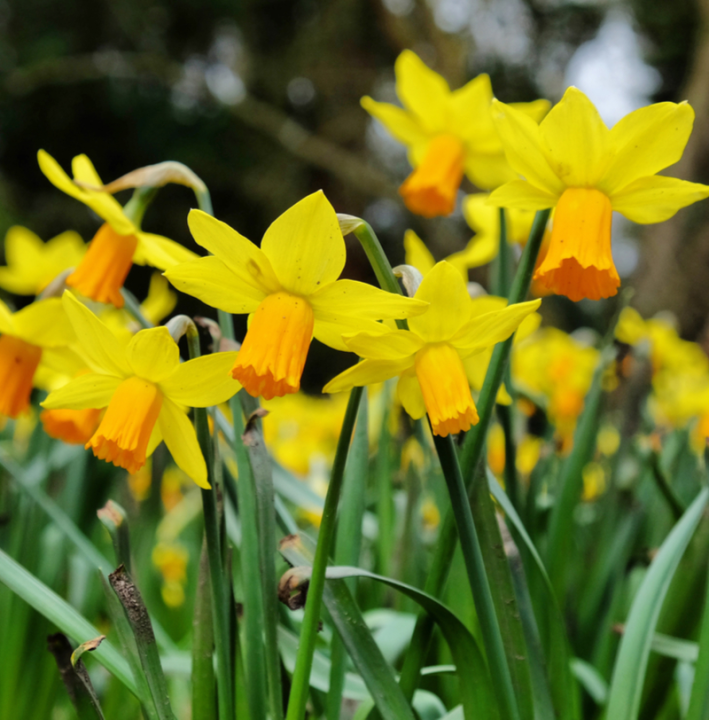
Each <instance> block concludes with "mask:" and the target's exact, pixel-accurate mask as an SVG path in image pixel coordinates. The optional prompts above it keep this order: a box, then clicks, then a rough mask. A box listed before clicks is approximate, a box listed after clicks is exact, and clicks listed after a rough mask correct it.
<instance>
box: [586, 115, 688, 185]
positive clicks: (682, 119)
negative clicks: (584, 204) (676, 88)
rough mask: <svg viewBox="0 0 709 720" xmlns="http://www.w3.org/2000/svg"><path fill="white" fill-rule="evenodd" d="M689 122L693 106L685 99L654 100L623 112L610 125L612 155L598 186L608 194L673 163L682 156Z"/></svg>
mask: <svg viewBox="0 0 709 720" xmlns="http://www.w3.org/2000/svg"><path fill="white" fill-rule="evenodd" d="M693 124H694V110H692V108H691V107H690V106H689V105H688V104H687V103H686V102H684V103H680V104H679V105H677V104H675V103H670V102H664V103H656V104H654V105H649V106H648V107H644V108H640V109H639V110H635V111H634V112H631V113H630V114H629V115H626V116H625V117H624V118H623V119H622V120H620V121H619V122H617V123H616V124H615V125H614V126H613V128H612V129H611V133H610V140H611V145H612V148H613V150H614V152H615V157H614V158H613V162H612V163H611V165H610V166H609V167H608V169H607V170H606V172H605V173H604V176H603V178H602V181H601V183H600V185H599V189H601V190H603V191H604V192H605V193H606V194H607V195H611V194H612V193H614V192H616V191H617V190H619V189H620V188H622V187H625V186H626V185H629V184H630V183H631V182H633V181H635V180H637V179H639V178H641V177H644V176H646V175H654V174H655V173H656V172H659V171H660V170H662V169H664V168H666V167H669V166H670V165H673V164H674V163H676V162H677V161H678V160H679V159H680V158H681V157H682V153H683V152H684V148H685V146H686V144H687V141H688V140H689V134H690V133H691V132H692V125H693Z"/></svg>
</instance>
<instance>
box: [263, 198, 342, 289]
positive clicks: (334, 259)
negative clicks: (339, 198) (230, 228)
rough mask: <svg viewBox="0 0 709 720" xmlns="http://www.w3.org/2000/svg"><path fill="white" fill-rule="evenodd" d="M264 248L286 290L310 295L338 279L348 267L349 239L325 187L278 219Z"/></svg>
mask: <svg viewBox="0 0 709 720" xmlns="http://www.w3.org/2000/svg"><path fill="white" fill-rule="evenodd" d="M261 249H262V250H263V252H264V253H265V254H266V257H268V259H269V260H270V261H271V266H272V267H273V270H274V272H275V274H276V277H277V278H278V281H279V282H280V284H281V285H282V286H283V289H284V290H288V291H289V292H292V293H294V294H296V295H304V296H308V295H310V294H311V293H313V292H315V291H316V290H317V289H318V288H321V287H323V286H324V285H326V284H327V283H331V282H333V281H334V280H337V278H338V277H340V273H341V272H342V269H343V268H344V267H345V255H346V253H345V239H344V238H343V237H342V231H341V230H340V223H339V222H338V220H337V215H336V214H335V211H334V209H333V207H332V205H330V203H329V201H328V199H327V198H326V197H325V194H324V193H323V192H322V190H319V191H318V192H316V193H313V194H312V195H308V196H307V197H305V198H303V199H302V200H301V201H300V202H297V203H296V204H295V205H293V207H291V208H289V209H288V210H286V211H285V212H284V213H283V215H281V216H280V217H279V218H277V219H276V220H274V222H273V223H272V224H271V226H270V227H269V228H268V230H266V234H265V235H264V236H263V241H262V243H261Z"/></svg>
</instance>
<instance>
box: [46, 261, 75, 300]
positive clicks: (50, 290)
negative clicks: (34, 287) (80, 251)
mask: <svg viewBox="0 0 709 720" xmlns="http://www.w3.org/2000/svg"><path fill="white" fill-rule="evenodd" d="M73 272H74V268H73V267H71V268H67V269H66V270H64V271H63V272H61V273H59V275H57V276H56V277H55V278H54V280H52V282H50V283H49V285H47V287H45V288H44V290H42V292H41V293H40V294H39V295H38V296H37V299H38V300H44V299H45V298H51V297H61V296H62V294H63V293H64V291H65V290H66V279H67V278H68V277H69V275H71V274H72V273H73Z"/></svg>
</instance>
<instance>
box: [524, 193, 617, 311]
mask: <svg viewBox="0 0 709 720" xmlns="http://www.w3.org/2000/svg"><path fill="white" fill-rule="evenodd" d="M612 215H613V212H612V208H611V201H610V200H609V199H608V197H607V196H606V195H604V194H603V193H602V192H601V191H600V190H596V189H594V188H568V189H566V190H565V191H564V193H563V194H562V196H561V198H560V199H559V203H558V205H557V206H556V212H555V214H554V223H553V227H552V231H551V241H550V243H549V250H548V252H547V254H546V257H545V258H544V262H542V264H541V265H540V266H539V268H538V269H537V271H536V272H535V273H534V279H535V280H537V281H539V284H540V285H541V286H542V287H545V288H547V289H548V290H551V291H552V292H555V293H557V294H559V295H566V297H568V298H571V300H574V301H577V300H581V299H582V298H589V299H590V300H600V299H601V298H607V297H611V295H615V294H616V292H618V287H619V286H620V277H619V276H618V272H617V271H616V269H615V265H614V263H613V255H612V254H611V220H612Z"/></svg>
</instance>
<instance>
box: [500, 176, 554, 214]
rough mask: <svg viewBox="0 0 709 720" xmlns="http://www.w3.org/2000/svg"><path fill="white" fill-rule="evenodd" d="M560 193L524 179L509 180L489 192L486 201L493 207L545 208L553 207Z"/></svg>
mask: <svg viewBox="0 0 709 720" xmlns="http://www.w3.org/2000/svg"><path fill="white" fill-rule="evenodd" d="M559 197H560V195H552V194H551V193H549V192H547V191H546V190H540V189H539V188H538V187H536V186H535V185H532V184H531V183H528V182H527V181H526V180H511V181H510V182H508V183H505V184H504V185H503V186H502V187H499V188H497V190H493V191H492V193H490V196H489V200H488V202H489V203H490V205H494V206H495V207H505V208H516V209H519V210H546V209H547V208H551V207H554V205H556V203H557V202H558V200H559Z"/></svg>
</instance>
